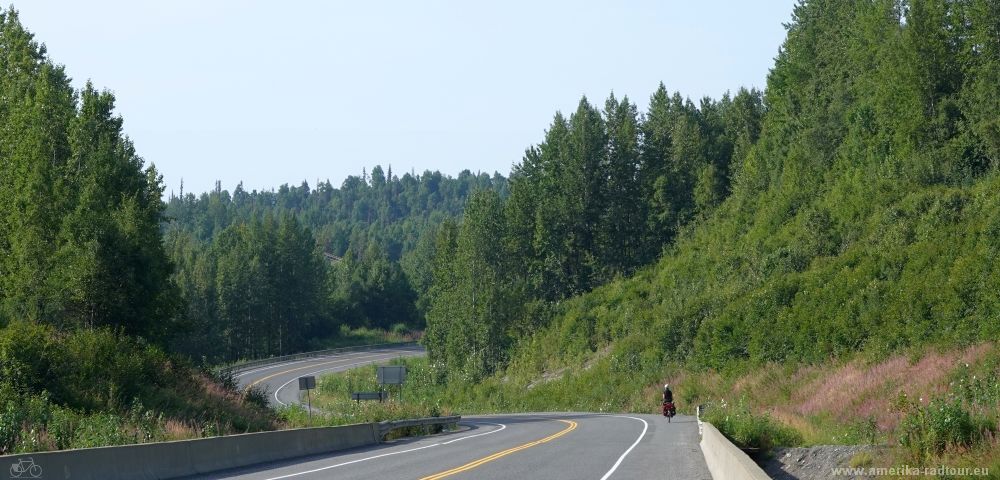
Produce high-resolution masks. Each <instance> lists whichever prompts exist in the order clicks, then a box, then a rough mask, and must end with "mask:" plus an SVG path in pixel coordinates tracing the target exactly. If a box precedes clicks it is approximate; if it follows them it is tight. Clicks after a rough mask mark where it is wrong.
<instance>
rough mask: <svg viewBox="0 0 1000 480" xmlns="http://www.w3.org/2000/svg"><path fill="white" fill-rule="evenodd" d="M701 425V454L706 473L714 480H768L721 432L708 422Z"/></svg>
mask: <svg viewBox="0 0 1000 480" xmlns="http://www.w3.org/2000/svg"><path fill="white" fill-rule="evenodd" d="M700 423H701V425H700V426H701V430H702V432H701V452H702V453H703V454H704V455H705V463H707V464H708V471H709V472H711V473H712V478H714V479H716V480H720V479H725V480H744V479H748V480H768V479H770V478H771V477H768V476H767V474H766V473H764V470H762V469H761V468H760V467H759V466H758V465H757V464H756V463H754V461H753V460H751V459H750V457H748V456H747V454H745V453H743V450H740V449H739V448H737V447H736V445H733V444H732V442H730V441H729V439H728V438H726V437H725V435H723V434H722V432H719V430H718V429H717V428H715V426H714V425H712V424H711V423H708V422H700Z"/></svg>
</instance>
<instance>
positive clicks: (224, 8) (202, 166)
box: [13, 0, 796, 195]
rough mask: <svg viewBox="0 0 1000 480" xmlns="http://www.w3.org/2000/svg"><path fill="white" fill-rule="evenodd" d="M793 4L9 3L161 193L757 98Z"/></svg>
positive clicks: (261, 185)
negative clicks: (586, 105) (562, 118)
mask: <svg viewBox="0 0 1000 480" xmlns="http://www.w3.org/2000/svg"><path fill="white" fill-rule="evenodd" d="M795 3H796V2H795V0H760V1H746V0H700V1H692V0H659V1H617V2H607V1H604V2H600V1H586V0H583V1H544V2H543V1H539V0H534V1H520V0H512V1H503V2H475V1H437V0H421V1H353V2H347V1H304V0H298V1H294V0H289V1H285V2H273V1H271V2H262V1H253V0H211V1H207V0H173V1H170V2H146V1H135V0H88V1H86V2H78V1H68V0H62V1H57V0H27V1H25V0H20V1H17V2H15V3H14V4H13V5H14V8H15V9H17V10H18V11H19V12H20V15H21V22H22V23H23V24H24V25H25V26H26V27H27V28H28V30H29V31H31V32H33V33H34V34H35V38H36V39H37V40H38V41H40V42H41V43H44V44H45V45H46V47H47V48H48V53H49V56H50V58H51V59H52V60H53V61H54V62H55V63H58V64H63V65H65V66H66V70H67V72H68V73H69V75H70V76H71V77H73V81H74V84H75V85H76V86H78V87H81V86H83V85H84V84H85V82H86V81H87V80H90V81H91V82H93V84H94V85H95V86H96V87H97V88H99V89H107V90H110V91H112V92H114V94H115V96H116V98H117V103H116V106H117V112H118V113H119V114H120V115H121V116H122V117H123V118H124V120H125V122H124V124H125V127H124V128H125V132H126V134H127V135H128V136H129V137H130V138H131V139H132V140H133V142H134V143H135V145H136V149H137V150H138V152H139V154H140V155H141V156H142V157H143V158H144V159H145V160H146V161H147V162H152V163H154V164H155V165H156V167H157V169H158V170H159V171H160V172H161V173H162V174H163V176H164V181H165V184H166V187H167V191H166V194H167V195H170V194H171V192H173V193H178V192H179V191H180V186H181V181H182V179H183V183H184V191H185V192H194V193H199V192H204V191H207V190H210V189H211V188H213V186H214V185H215V182H216V181H217V180H218V181H221V183H222V186H223V188H226V189H230V190H231V189H232V188H234V187H235V186H236V184H237V183H239V182H241V181H242V182H243V183H244V188H245V189H247V190H254V189H257V190H261V189H263V190H269V189H272V188H276V187H278V186H280V185H281V184H284V183H289V184H295V185H297V184H300V183H301V182H303V181H307V182H308V183H309V184H310V185H315V183H316V181H317V180H324V181H325V180H330V181H331V182H332V183H333V184H334V186H339V185H340V184H341V183H342V182H343V180H344V179H345V178H346V177H347V176H348V175H360V174H361V172H362V169H368V170H370V169H371V167H372V166H374V165H382V166H383V168H387V167H389V166H391V167H392V170H393V173H394V174H396V175H399V176H401V175H402V174H403V173H406V172H411V171H412V172H415V173H418V174H419V173H422V172H423V171H424V170H440V171H441V172H442V173H444V174H447V175H452V176H455V175H457V174H458V173H459V172H460V171H462V170H464V169H469V170H471V171H473V172H478V171H482V172H486V173H490V174H492V173H493V172H499V173H501V174H503V175H507V174H508V173H509V172H510V168H511V166H512V165H514V164H515V163H517V162H519V161H520V160H521V158H522V156H523V154H524V150H525V148H527V147H528V146H530V145H533V144H537V143H539V142H540V141H541V140H542V139H543V137H544V132H545V130H546V129H547V128H548V126H549V124H550V123H551V121H552V117H553V115H554V114H555V112H556V111H562V112H564V113H567V114H568V113H570V112H572V111H574V110H575V109H576V105H577V103H578V102H579V101H580V98H581V96H583V95H586V96H587V98H588V99H589V100H590V101H591V102H592V103H594V104H595V105H598V106H603V104H604V100H605V99H606V98H607V97H608V95H609V94H610V93H611V92H614V94H615V95H616V96H617V97H618V98H621V97H622V96H628V97H629V99H630V100H632V101H633V102H634V103H636V104H638V106H639V108H640V111H642V110H644V109H645V108H646V105H647V104H648V99H649V96H650V94H652V93H653V91H654V90H655V89H656V87H657V86H658V85H659V83H660V82H663V83H664V84H665V85H666V87H667V89H668V90H670V91H671V92H673V91H679V92H681V94H682V95H684V96H687V97H690V98H692V99H694V100H697V99H699V98H701V97H703V96H711V97H714V98H718V97H720V96H721V95H722V94H723V93H725V92H726V91H735V90H736V89H738V88H739V87H741V86H745V87H757V88H760V89H763V88H764V86H765V85H766V77H767V73H768V71H769V69H770V68H771V66H772V65H773V60H774V57H775V56H776V55H777V53H778V48H779V46H780V45H781V42H782V41H783V40H784V34H785V29H784V27H783V23H785V22H787V21H788V20H789V19H790V17H791V10H792V7H793V5H794V4H795Z"/></svg>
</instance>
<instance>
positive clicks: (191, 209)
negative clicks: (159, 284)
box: [164, 166, 507, 362]
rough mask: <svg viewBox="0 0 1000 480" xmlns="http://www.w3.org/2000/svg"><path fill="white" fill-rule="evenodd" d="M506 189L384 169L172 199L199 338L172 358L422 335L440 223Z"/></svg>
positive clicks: (190, 314) (190, 319) (174, 235)
mask: <svg viewBox="0 0 1000 480" xmlns="http://www.w3.org/2000/svg"><path fill="white" fill-rule="evenodd" d="M506 188H507V181H506V179H505V178H504V177H502V176H500V175H499V174H495V175H493V176H489V175H486V174H472V173H471V172H469V171H468V170H466V171H463V172H461V173H460V174H459V175H458V177H456V178H452V177H448V176H445V175H442V174H441V173H440V172H429V171H428V172H424V173H423V174H420V175H415V174H413V173H406V174H404V175H403V176H402V177H398V176H396V175H394V174H393V173H392V169H391V167H390V168H389V169H388V171H385V170H383V169H382V167H381V166H375V167H373V168H372V169H371V172H370V173H368V172H367V171H364V172H362V174H361V175H360V176H354V175H352V176H349V177H347V179H345V180H344V182H343V184H342V185H341V186H340V187H339V188H336V187H333V186H332V185H331V183H330V182H329V181H322V182H318V184H317V185H316V187H315V188H311V187H310V186H309V184H308V183H306V182H303V183H302V184H301V185H299V186H289V185H282V186H281V187H280V188H278V189H277V190H274V191H256V190H255V191H251V192H247V191H246V190H244V188H243V186H242V184H240V185H238V186H237V187H236V189H235V190H234V191H233V192H232V193H229V192H228V191H227V190H223V189H222V187H221V185H220V184H217V185H216V188H215V189H214V190H213V191H210V192H205V193H203V194H201V195H199V196H195V195H194V194H192V193H184V192H183V191H182V192H181V193H180V195H171V196H170V197H169V199H168V201H167V206H166V216H167V218H168V221H167V222H166V223H165V225H164V232H165V242H166V245H167V251H168V253H169V256H170V258H171V260H173V262H174V264H175V265H176V271H175V273H174V275H173V277H172V278H173V279H174V281H175V283H176V284H177V286H178V287H179V290H180V293H181V297H182V298H183V299H184V306H185V308H184V309H183V311H182V314H181V320H182V323H183V324H184V325H185V326H186V327H187V328H188V329H190V330H191V331H193V332H195V333H196V334H195V335H185V336H180V337H178V338H177V339H176V340H175V341H174V342H173V348H174V349H176V350H178V351H181V352H185V353H187V354H189V355H192V356H194V357H196V358H199V359H204V360H205V361H207V362H215V361H220V360H234V359H238V358H254V357H261V356H268V355H280V354H288V353H293V352H297V351H303V350H306V349H314V348H320V347H322V346H323V344H324V342H325V341H326V340H327V339H330V338H332V337H335V336H337V335H338V334H339V332H340V329H341V327H351V328H354V327H365V328H376V329H386V330H388V329H391V328H397V329H398V328H405V329H414V330H419V329H422V328H423V324H424V321H423V311H424V309H425V308H426V307H425V303H426V292H427V289H428V288H429V284H430V265H431V260H432V258H433V255H434V250H433V249H434V242H433V239H434V232H435V231H436V228H437V225H438V224H439V223H441V222H442V221H444V220H445V219H448V218H453V217H455V216H458V215H460V214H461V212H462V208H463V206H464V204H465V202H466V199H467V198H468V196H469V195H471V194H472V192H475V191H479V190H490V191H495V192H498V194H499V195H506Z"/></svg>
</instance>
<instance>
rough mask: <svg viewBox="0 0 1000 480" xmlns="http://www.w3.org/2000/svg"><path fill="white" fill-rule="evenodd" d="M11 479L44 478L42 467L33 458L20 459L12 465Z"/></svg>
mask: <svg viewBox="0 0 1000 480" xmlns="http://www.w3.org/2000/svg"><path fill="white" fill-rule="evenodd" d="M10 477H11V478H42V467H41V465H37V464H36V463H35V460H34V459H32V458H30V457H29V458H20V459H18V460H17V463H13V464H11V465H10Z"/></svg>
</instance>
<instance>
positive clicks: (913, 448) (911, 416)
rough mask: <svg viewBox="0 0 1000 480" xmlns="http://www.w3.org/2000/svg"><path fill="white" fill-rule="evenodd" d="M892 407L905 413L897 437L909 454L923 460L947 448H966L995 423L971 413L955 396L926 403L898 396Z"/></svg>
mask: <svg viewBox="0 0 1000 480" xmlns="http://www.w3.org/2000/svg"><path fill="white" fill-rule="evenodd" d="M896 407H897V408H898V409H899V410H900V411H902V412H903V413H904V414H905V417H903V421H902V422H901V423H900V426H899V441H900V444H901V445H902V446H903V447H904V448H906V449H907V450H908V451H909V453H910V455H911V457H912V458H914V459H918V460H925V459H927V458H928V457H930V456H933V455H940V454H941V453H944V451H945V449H947V448H955V447H958V448H968V447H971V446H973V445H975V444H979V443H980V442H982V441H983V440H984V437H983V435H984V434H987V435H990V434H995V433H996V424H991V423H990V422H989V421H988V420H987V419H985V418H978V417H977V416H974V415H973V414H971V413H970V412H969V411H968V410H967V409H966V408H965V407H964V406H963V405H962V403H961V402H960V401H959V400H957V399H953V400H943V399H936V400H932V401H931V402H930V403H928V404H927V405H926V406H924V405H921V404H919V403H917V402H913V401H912V400H909V399H907V398H906V397H900V400H899V401H898V402H897V405H896Z"/></svg>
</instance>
